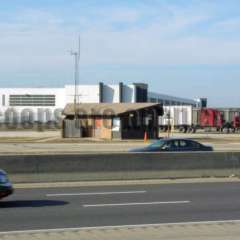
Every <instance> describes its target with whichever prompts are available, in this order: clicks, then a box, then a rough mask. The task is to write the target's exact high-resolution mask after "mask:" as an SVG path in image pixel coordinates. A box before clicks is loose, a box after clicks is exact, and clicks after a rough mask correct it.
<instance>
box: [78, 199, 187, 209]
mask: <svg viewBox="0 0 240 240" xmlns="http://www.w3.org/2000/svg"><path fill="white" fill-rule="evenodd" d="M185 203H190V201H169V202H131V203H109V204H84V205H83V207H85V208H89V207H118V206H139V205H161V204H185Z"/></svg>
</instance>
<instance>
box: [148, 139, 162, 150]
mask: <svg viewBox="0 0 240 240" xmlns="http://www.w3.org/2000/svg"><path fill="white" fill-rule="evenodd" d="M164 143H166V141H164V140H158V141H155V142H153V143H152V144H150V145H149V146H148V148H150V149H152V148H160V147H162V146H163V144H164Z"/></svg>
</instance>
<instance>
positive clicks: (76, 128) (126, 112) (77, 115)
mask: <svg viewBox="0 0 240 240" xmlns="http://www.w3.org/2000/svg"><path fill="white" fill-rule="evenodd" d="M63 115H64V116H65V118H64V120H63V134H62V135H63V137H64V138H69V137H92V138H102V139H143V137H144V133H145V132H147V134H148V137H149V138H157V137H158V117H159V116H162V115H163V107H162V105H161V104H158V103H80V104H77V105H74V104H67V105H66V107H65V108H64V111H63Z"/></svg>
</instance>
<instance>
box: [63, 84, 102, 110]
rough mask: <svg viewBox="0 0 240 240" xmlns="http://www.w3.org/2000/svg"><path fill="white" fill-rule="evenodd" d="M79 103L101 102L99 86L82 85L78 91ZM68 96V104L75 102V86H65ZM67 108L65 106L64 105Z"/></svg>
mask: <svg viewBox="0 0 240 240" xmlns="http://www.w3.org/2000/svg"><path fill="white" fill-rule="evenodd" d="M77 93H78V96H77V101H78V102H79V103H98V102H99V94H100V90H99V85H98V84H97V85H80V86H78V89H77ZM65 94H66V102H65V103H66V104H67V103H73V102H74V95H75V86H74V85H66V86H65ZM64 106H65V105H64Z"/></svg>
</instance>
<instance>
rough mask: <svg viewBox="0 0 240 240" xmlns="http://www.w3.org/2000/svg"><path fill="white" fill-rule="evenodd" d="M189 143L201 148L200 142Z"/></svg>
mask: <svg viewBox="0 0 240 240" xmlns="http://www.w3.org/2000/svg"><path fill="white" fill-rule="evenodd" d="M189 143H190V144H191V146H192V147H193V148H201V144H200V143H198V142H194V141H190V142H189Z"/></svg>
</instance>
